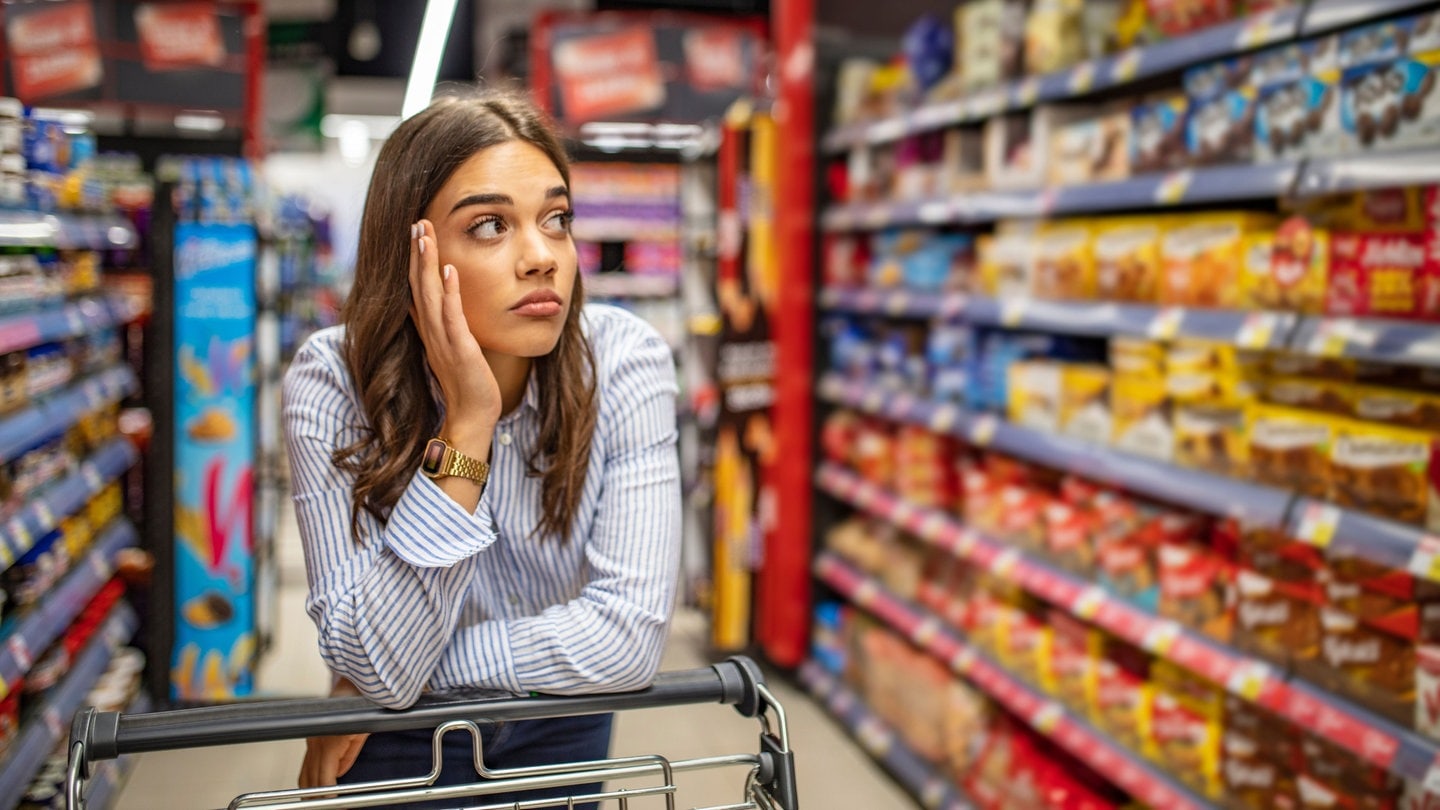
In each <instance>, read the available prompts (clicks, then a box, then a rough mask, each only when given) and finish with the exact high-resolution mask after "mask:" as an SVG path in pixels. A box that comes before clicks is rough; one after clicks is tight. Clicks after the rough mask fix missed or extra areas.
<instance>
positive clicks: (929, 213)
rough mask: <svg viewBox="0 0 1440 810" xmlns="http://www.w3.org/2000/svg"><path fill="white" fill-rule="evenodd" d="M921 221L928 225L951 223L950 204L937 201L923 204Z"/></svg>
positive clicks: (920, 212)
mask: <svg viewBox="0 0 1440 810" xmlns="http://www.w3.org/2000/svg"><path fill="white" fill-rule="evenodd" d="M919 214H920V221H921V222H923V223H925V224H926V225H941V224H944V223H946V222H949V221H950V203H948V202H944V201H940V200H936V201H931V202H927V203H922V204H921V206H920V211H919Z"/></svg>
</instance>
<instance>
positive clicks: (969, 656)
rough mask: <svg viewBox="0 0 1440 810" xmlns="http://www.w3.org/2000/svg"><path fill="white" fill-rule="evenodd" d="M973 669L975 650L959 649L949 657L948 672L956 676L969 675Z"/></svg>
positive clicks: (968, 648)
mask: <svg viewBox="0 0 1440 810" xmlns="http://www.w3.org/2000/svg"><path fill="white" fill-rule="evenodd" d="M974 667H975V650H974V649H972V648H970V647H961V648H960V649H959V650H957V651H956V652H955V655H953V656H951V657H950V671H951V672H954V673H955V674H956V675H969V674H970V670H971V669H974Z"/></svg>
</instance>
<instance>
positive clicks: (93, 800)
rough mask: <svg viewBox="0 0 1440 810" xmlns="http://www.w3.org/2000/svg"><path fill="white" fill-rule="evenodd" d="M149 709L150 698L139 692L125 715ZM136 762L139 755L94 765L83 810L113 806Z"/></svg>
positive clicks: (98, 809)
mask: <svg viewBox="0 0 1440 810" xmlns="http://www.w3.org/2000/svg"><path fill="white" fill-rule="evenodd" d="M151 708H152V706H151V701H150V696H149V695H146V694H145V693H144V692H141V693H140V694H138V695H136V696H135V699H134V700H132V701H130V705H129V706H127V707H126V708H125V714H127V715H131V714H145V713H147V712H149V711H150V710H151ZM138 761H139V755H125V756H121V757H119V758H117V759H107V760H102V761H100V762H97V763H95V767H94V770H93V771H92V773H93V775H92V776H91V777H90V782H89V787H87V788H86V794H85V810H110V808H111V807H113V806H115V802H116V801H117V800H118V799H119V798H120V791H121V790H123V789H124V787H125V783H126V782H127V781H128V780H129V778H130V773H131V771H133V770H134V768H135V763H136V762H138Z"/></svg>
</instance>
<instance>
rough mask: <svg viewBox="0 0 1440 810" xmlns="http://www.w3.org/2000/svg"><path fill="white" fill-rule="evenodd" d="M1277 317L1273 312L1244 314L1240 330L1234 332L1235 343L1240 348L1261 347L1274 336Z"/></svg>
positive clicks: (1267, 343)
mask: <svg viewBox="0 0 1440 810" xmlns="http://www.w3.org/2000/svg"><path fill="white" fill-rule="evenodd" d="M1278 320H1279V317H1278V316H1277V315H1276V314H1275V313H1273V312H1252V313H1250V314H1249V315H1246V316H1245V320H1244V321H1243V322H1242V323H1241V324H1240V331H1238V332H1236V333H1235V345H1237V346H1239V347H1240V348H1242V349H1263V348H1266V347H1267V346H1269V345H1270V341H1271V340H1272V339H1273V338H1274V337H1275V325H1276V323H1277V322H1278Z"/></svg>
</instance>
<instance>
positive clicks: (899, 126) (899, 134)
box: [866, 118, 905, 143]
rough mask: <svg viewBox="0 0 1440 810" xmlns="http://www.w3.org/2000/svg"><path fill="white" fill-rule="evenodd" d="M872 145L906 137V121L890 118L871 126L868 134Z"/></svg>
mask: <svg viewBox="0 0 1440 810" xmlns="http://www.w3.org/2000/svg"><path fill="white" fill-rule="evenodd" d="M866 135H867V137H868V138H869V140H870V141H871V142H872V143H875V142H883V141H893V140H896V139H897V138H903V137H905V121H904V119H901V118H890V119H887V120H885V121H879V122H876V123H874V124H871V125H870V131H869V132H867V133H866Z"/></svg>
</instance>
